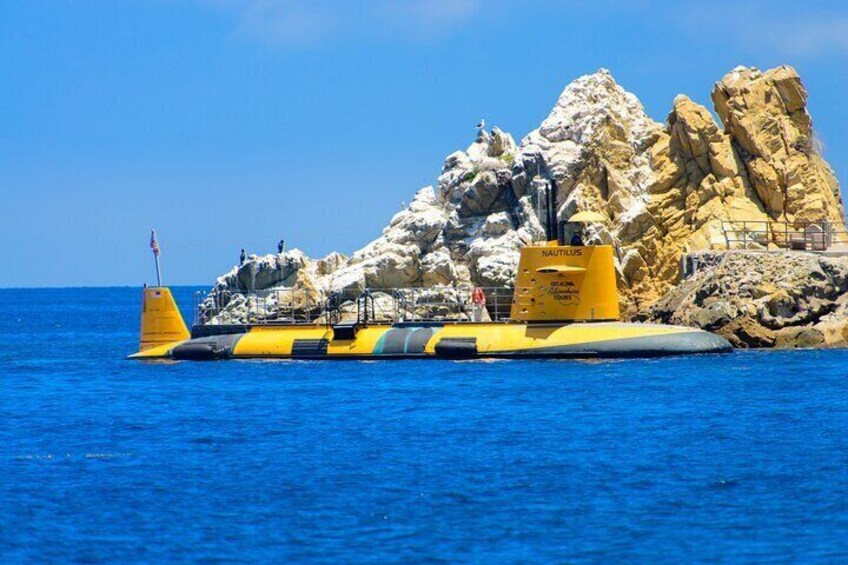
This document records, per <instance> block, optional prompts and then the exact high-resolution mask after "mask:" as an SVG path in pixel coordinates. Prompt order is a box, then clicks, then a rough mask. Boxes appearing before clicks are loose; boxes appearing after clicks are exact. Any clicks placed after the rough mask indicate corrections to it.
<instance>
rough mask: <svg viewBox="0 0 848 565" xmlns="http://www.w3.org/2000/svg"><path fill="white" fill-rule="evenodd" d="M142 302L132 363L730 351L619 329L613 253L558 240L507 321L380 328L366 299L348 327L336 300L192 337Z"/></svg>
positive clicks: (528, 260)
mask: <svg viewBox="0 0 848 565" xmlns="http://www.w3.org/2000/svg"><path fill="white" fill-rule="evenodd" d="M142 300H143V302H142V314H141V339H140V346H139V351H138V353H136V354H134V355H131V356H130V358H132V359H156V358H169V359H192V360H207V359H250V358H295V359H399V358H401V359H407V358H416V359H417V358H420V359H424V358H444V359H473V358H499V357H500V358H540V357H542V358H544V357H550V358H610V357H654V356H663V355H683V354H694V353H724V352H729V351H731V349H732V348H731V346H730V344H729V343H728V342H727V341H726V340H725V339H723V338H721V337H719V336H716V335H714V334H711V333H709V332H705V331H702V330H699V329H694V328H687V327H680V326H670V325H663V324H643V323H627V322H621V321H619V306H618V292H617V289H616V282H615V267H614V263H613V249H612V247H611V246H606V245H598V246H566V245H560V244H559V242H557V241H556V240H554V241H551V242H549V243H548V244H546V245H540V246H528V247H524V248H523V249H522V250H521V256H520V260H519V265H518V273H517V276H516V280H515V285H514V288H513V289H512V298H511V304H510V313H509V318H508V319H506V320H504V321H492V322H479V321H461V320H446V319H442V320H432V319H431V320H420V319H416V320H408V319H407V320H404V321H401V319H394V320H392V319H389V320H376V319H374V316H369V315H368V312H369V300H370V301H371V304H372V305H373V297H372V296H371V295H370V294H369V293H367V292H366V293H364V294H363V295H362V296H360V297H359V298H357V299H356V300H355V301H353V302H352V303H349V306H351V305H353V307H354V309H355V310H356V312H355V313H353V314H351V318H350V319H345V317H344V312H343V309H342V308H341V306H340V305H339V304H338V303H337V302H335V303H334V301H332V300H328V301H327V303H326V304H325V305H324V307H323V311H322V313H321V315H320V316H318V317H316V319H315V320H313V321H310V322H306V323H274V324H272V323H257V324H248V325H213V324H197V325H195V326H194V327H193V328H192V331H191V332H189V330H188V328H187V327H186V324H185V322H184V321H183V319H182V317H181V316H180V313H179V310H178V308H177V305H176V303H175V302H174V298H173V296H172V294H171V292H170V290H169V289H168V288H166V287H154V288H146V289H144V295H143V299H142ZM479 302H480V301H477V306H478V307H480V303H479ZM354 314H355V316H354ZM466 319H467V317H466Z"/></svg>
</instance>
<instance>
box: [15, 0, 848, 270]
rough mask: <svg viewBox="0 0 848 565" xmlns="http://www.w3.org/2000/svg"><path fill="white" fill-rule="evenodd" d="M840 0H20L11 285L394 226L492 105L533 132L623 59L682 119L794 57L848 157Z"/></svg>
mask: <svg viewBox="0 0 848 565" xmlns="http://www.w3.org/2000/svg"><path fill="white" fill-rule="evenodd" d="M843 6H844V4H843V3H841V2H828V3H825V2H803V3H801V2H754V3H749V4H745V3H743V2H730V1H727V2H725V1H712V2H704V3H697V2H686V3H684V2H679V3H672V2H652V1H648V0H645V1H629V2H624V1H622V2H613V1H606V0H594V1H592V2H584V1H565V0H563V1H554V0H454V1H451V0H370V1H367V2H365V1H363V2H358V1H354V0H276V1H275V0H184V1H180V0H111V1H106V0H49V1H48V0H44V1H32V0H3V2H0V78H2V80H0V243H1V244H2V254H3V260H2V261H0V286H5V287H9V286H77V285H80V286H83V285H85V286H89V285H138V284H140V283H142V282H151V281H153V280H154V276H153V269H152V261H151V257H150V251H149V249H148V247H147V245H148V234H149V231H148V230H149V229H150V228H151V227H156V228H157V230H158V231H159V234H160V244H161V247H162V262H163V271H164V276H165V282H166V283H169V284H211V283H212V282H213V281H214V277H215V276H217V275H218V274H220V273H222V272H225V271H226V270H228V269H229V268H230V267H231V266H232V265H233V264H234V263H235V261H236V260H237V256H238V251H239V249H240V248H241V247H245V248H247V249H248V251H250V252H262V253H265V252H270V251H272V250H273V249H274V247H275V245H276V242H277V240H278V239H279V238H280V237H285V238H286V240H287V242H288V245H289V247H291V246H297V247H299V248H301V249H303V250H304V251H306V252H307V253H308V254H310V255H312V256H320V255H322V254H324V253H327V252H329V251H331V250H333V249H337V250H340V251H343V252H348V253H349V252H351V251H353V250H355V249H357V248H358V247H360V246H361V245H363V244H364V243H367V242H368V241H370V240H371V239H373V238H374V237H375V236H376V235H378V234H379V232H380V230H381V229H382V227H383V226H384V225H385V224H386V223H387V221H388V219H389V218H390V217H391V216H392V214H394V213H395V212H396V211H397V210H398V209H399V208H400V205H401V202H403V201H406V202H408V201H409V200H410V198H411V196H412V194H413V193H414V192H415V191H416V190H417V189H418V188H420V187H422V186H425V185H428V184H432V183H434V182H435V178H436V176H437V175H438V173H439V169H440V167H441V164H442V161H443V159H444V157H445V155H447V154H448V153H450V152H452V151H454V150H456V149H464V148H465V147H466V146H467V145H468V144H469V143H470V142H471V141H472V140H473V138H474V134H475V128H474V125H475V124H476V123H477V120H478V119H479V118H480V117H485V118H486V121H487V123H488V124H490V125H498V126H500V127H501V128H502V129H505V130H506V131H509V132H510V133H512V134H513V136H514V137H515V138H516V140H520V138H521V137H523V136H524V135H525V134H526V133H527V132H529V131H530V130H531V129H533V128H534V127H536V126H538V124H539V122H540V121H541V120H542V119H544V117H545V116H546V115H547V114H548V112H549V111H550V109H551V107H552V106H553V104H554V103H555V101H556V98H557V96H558V95H559V93H560V91H561V90H562V88H563V87H564V86H565V85H566V84H567V83H568V82H569V81H571V80H572V79H574V78H576V77H578V76H580V75H581V74H585V73H589V72H593V71H595V70H596V69H598V68H599V67H607V68H609V69H610V70H611V71H612V73H613V75H614V76H615V77H616V79H617V80H618V82H619V83H620V84H622V85H623V86H624V87H625V88H627V89H628V90H630V91H632V92H635V93H636V94H637V96H639V98H640V99H641V100H642V103H643V104H644V105H645V108H646V110H647V112H648V113H649V114H650V115H651V116H652V117H653V118H654V119H657V120H664V119H665V116H666V115H667V113H668V111H669V109H670V107H671V103H672V100H673V99H674V96H675V95H676V94H678V93H685V94H687V95H689V96H690V97H692V98H693V99H695V100H696V101H698V102H701V103H703V104H709V92H710V89H711V87H712V84H713V83H714V82H715V81H716V80H718V79H720V78H721V76H722V75H723V74H724V73H726V72H727V71H729V70H730V69H732V68H733V67H734V66H736V65H740V64H744V65H754V66H758V67H760V68H768V67H773V66H777V65H780V64H792V65H794V66H795V67H796V68H797V69H798V71H799V72H800V74H801V77H802V79H803V80H804V83H805V84H806V86H807V88H808V90H809V91H810V109H811V112H812V114H813V118H814V122H815V125H816V126H817V129H818V132H819V135H820V137H821V138H822V140H823V141H824V144H825V157H826V158H827V159H828V161H829V162H830V163H831V165H832V166H833V167H834V168H835V169H836V172H837V175H838V176H839V178H840V179H841V180H842V182H843V184H844V183H845V182H846V175H848V139H846V137H848V103H846V102H845V96H846V92H848V8H846V7H843Z"/></svg>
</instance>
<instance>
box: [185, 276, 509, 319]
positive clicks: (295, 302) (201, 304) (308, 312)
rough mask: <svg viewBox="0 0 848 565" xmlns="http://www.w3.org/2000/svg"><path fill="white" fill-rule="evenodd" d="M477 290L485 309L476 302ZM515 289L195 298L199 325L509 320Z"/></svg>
mask: <svg viewBox="0 0 848 565" xmlns="http://www.w3.org/2000/svg"><path fill="white" fill-rule="evenodd" d="M475 288H479V289H480V290H481V291H482V293H483V296H484V297H485V306H481V305H478V304H476V303H475V300H474V293H475ZM512 297H513V288H512V287H473V286H465V285H461V286H436V287H426V288H425V287H412V288H368V289H366V290H365V291H363V292H355V291H349V292H337V293H324V292H321V291H309V290H306V289H303V288H299V287H291V288H279V289H269V290H259V291H252V292H247V291H229V290H218V291H211V292H208V293H204V292H197V293H195V295H194V304H193V313H194V320H193V324H194V325H195V326H206V325H221V326H225V325H297V324H337V323H343V322H358V323H377V324H379V323H402V322H431V321H432V322H440V321H456V322H463V321H466V322H470V321H498V322H499V321H505V320H507V319H508V317H509V314H510V307H511V305H512Z"/></svg>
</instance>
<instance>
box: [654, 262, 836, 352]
mask: <svg viewBox="0 0 848 565" xmlns="http://www.w3.org/2000/svg"><path fill="white" fill-rule="evenodd" d="M700 259H701V261H702V264H704V265H705V268H703V269H702V270H700V271H699V272H697V273H696V274H695V275H694V276H692V277H691V278H688V279H686V280H684V281H683V282H681V284H679V285H678V286H677V287H675V288H674V289H672V290H671V291H670V292H669V293H668V294H666V295H665V296H664V297H663V298H661V299H660V300H658V301H657V302H656V303H654V304H653V305H652V306H651V308H650V309H649V310H648V312H647V315H645V316H644V318H646V319H649V320H651V321H659V322H664V323H671V324H680V325H686V326H697V327H700V328H703V329H706V330H709V331H712V332H715V333H718V334H720V335H722V336H724V337H725V338H727V339H728V340H729V341H730V342H731V343H732V344H733V345H734V346H737V347H815V346H820V345H844V344H845V343H846V342H847V341H848V257H838V258H836V257H834V258H829V257H822V256H819V255H815V254H812V253H793V252H781V253H775V254H766V253H761V252H755V251H730V252H725V253H716V252H707V253H704V254H702V256H701V257H700Z"/></svg>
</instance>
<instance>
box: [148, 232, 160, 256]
mask: <svg viewBox="0 0 848 565" xmlns="http://www.w3.org/2000/svg"><path fill="white" fill-rule="evenodd" d="M150 249H152V250H153V254H154V255H155V256H157V257H159V242H158V241H156V230H150Z"/></svg>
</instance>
